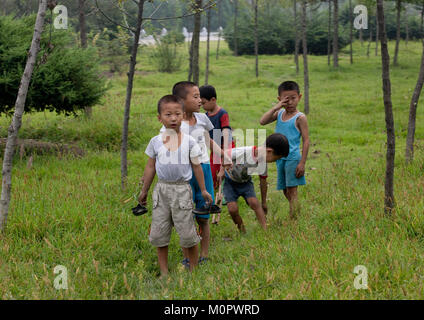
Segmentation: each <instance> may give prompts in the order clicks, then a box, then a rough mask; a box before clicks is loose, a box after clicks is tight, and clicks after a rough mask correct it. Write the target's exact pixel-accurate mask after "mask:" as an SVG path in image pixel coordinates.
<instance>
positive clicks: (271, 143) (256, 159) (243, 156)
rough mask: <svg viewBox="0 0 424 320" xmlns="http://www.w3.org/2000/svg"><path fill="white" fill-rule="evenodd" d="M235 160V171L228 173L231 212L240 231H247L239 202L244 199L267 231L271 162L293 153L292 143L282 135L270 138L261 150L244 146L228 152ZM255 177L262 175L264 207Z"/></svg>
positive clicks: (225, 185) (226, 187)
mask: <svg viewBox="0 0 424 320" xmlns="http://www.w3.org/2000/svg"><path fill="white" fill-rule="evenodd" d="M228 153H229V154H230V155H231V159H232V160H233V166H232V167H231V169H226V170H225V183H224V197H225V201H227V207H228V211H229V213H230V215H231V218H232V219H233V221H234V223H235V224H236V225H237V228H238V229H239V230H240V232H242V233H245V232H246V228H245V226H244V223H243V220H242V218H241V216H240V214H239V210H238V204H237V200H238V198H239V197H243V198H244V200H245V201H246V203H247V204H248V205H249V207H250V208H252V209H253V210H254V211H255V213H256V217H257V219H258V221H259V223H260V225H261V226H262V228H263V229H264V230H266V228H267V227H266V213H267V212H266V211H267V204H266V195H267V182H266V179H267V163H270V162H275V161H277V160H278V159H281V158H282V157H286V156H287V155H288V154H289V143H288V140H287V138H286V137H285V136H283V135H282V134H279V133H274V134H272V135H270V136H269V137H268V138H267V139H266V142H265V146H261V147H241V148H234V149H230V150H228ZM252 175H259V177H260V187H261V198H262V205H261V204H260V203H259V201H258V198H257V197H256V193H255V187H254V186H253V182H252Z"/></svg>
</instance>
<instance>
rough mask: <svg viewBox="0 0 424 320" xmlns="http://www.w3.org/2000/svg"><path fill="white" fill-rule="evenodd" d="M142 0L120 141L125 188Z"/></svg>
mask: <svg viewBox="0 0 424 320" xmlns="http://www.w3.org/2000/svg"><path fill="white" fill-rule="evenodd" d="M144 1H145V0H138V14H137V22H136V30H135V33H134V42H133V45H132V48H131V58H130V64H129V72H128V83H127V95H126V98H125V111H124V123H123V126H122V142H121V187H122V189H125V188H126V183H127V177H128V160H127V154H128V127H129V122H130V109H131V98H132V90H133V86H134V75H135V67H136V64H137V53H138V46H139V42H140V34H141V25H142V24H143V11H144Z"/></svg>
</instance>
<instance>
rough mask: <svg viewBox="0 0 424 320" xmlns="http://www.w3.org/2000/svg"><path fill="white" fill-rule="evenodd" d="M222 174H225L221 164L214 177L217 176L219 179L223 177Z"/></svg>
mask: <svg viewBox="0 0 424 320" xmlns="http://www.w3.org/2000/svg"><path fill="white" fill-rule="evenodd" d="M224 175H225V169H224V167H223V166H221V169H219V172H218V174H217V175H216V177H217V178H218V180H219V181H221V180H222V178H224Z"/></svg>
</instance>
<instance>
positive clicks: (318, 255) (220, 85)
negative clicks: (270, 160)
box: [0, 42, 424, 299]
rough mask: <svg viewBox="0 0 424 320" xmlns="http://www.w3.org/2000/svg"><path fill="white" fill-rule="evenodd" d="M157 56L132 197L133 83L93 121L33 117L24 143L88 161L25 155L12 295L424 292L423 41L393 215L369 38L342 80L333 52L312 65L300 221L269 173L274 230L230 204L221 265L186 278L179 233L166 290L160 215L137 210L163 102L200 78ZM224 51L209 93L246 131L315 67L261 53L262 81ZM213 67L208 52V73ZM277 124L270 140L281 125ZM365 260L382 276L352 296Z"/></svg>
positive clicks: (136, 137) (398, 295) (9, 237)
mask: <svg viewBox="0 0 424 320" xmlns="http://www.w3.org/2000/svg"><path fill="white" fill-rule="evenodd" d="M213 48H215V45H213ZM203 49H204V47H202V50H203ZM148 50H149V49H142V51H141V54H140V59H139V64H138V72H137V75H136V78H135V87H134V95H133V104H132V109H131V121H130V136H129V144H130V152H129V187H128V190H127V191H125V192H122V191H121V190H120V154H119V149H120V139H121V126H122V119H123V106H124V103H125V87H126V76H125V75H123V76H121V77H118V76H117V77H115V78H112V79H111V80H110V84H111V89H110V91H109V92H108V94H107V95H106V97H105V98H104V99H103V101H102V103H101V105H99V106H97V107H95V108H94V110H93V117H92V119H91V120H87V119H85V118H84V117H78V118H65V117H64V116H56V115H54V114H48V113H46V114H43V113H42V114H30V115H25V116H24V118H23V126H22V129H21V131H20V137H21V138H35V139H39V140H45V141H51V142H62V143H75V144H77V145H79V146H80V147H82V148H84V149H85V150H86V151H87V152H88V153H87V155H86V156H85V157H84V158H82V159H76V158H72V157H61V158H58V157H55V156H53V155H44V156H41V155H34V162H33V166H32V168H28V167H27V158H24V159H22V160H20V159H19V157H17V158H16V160H15V163H14V170H13V192H12V201H11V207H10V214H9V218H8V226H7V229H6V231H5V232H4V234H2V235H0V279H1V281H0V298H3V299H13V298H17V299H62V298H63V299H121V298H122V299H414V298H417V299H422V298H424V294H423V281H422V277H423V275H424V265H423V263H422V262H423V260H424V250H423V245H424V216H423V212H424V192H423V190H424V177H423V172H424V122H423V119H424V110H423V108H422V106H421V105H419V106H418V115H417V130H416V149H415V150H416V153H415V160H414V163H413V164H412V165H409V166H407V165H405V164H404V162H405V161H404V149H405V140H406V129H407V124H408V113H409V101H410V98H411V95H412V91H413V89H414V87H415V81H416V79H417V77H418V71H419V70H418V69H419V63H420V58H421V44H419V43H412V42H410V43H409V45H408V47H406V46H405V44H404V43H402V44H401V51H400V56H399V58H400V66H399V67H396V68H391V80H392V89H393V96H392V99H393V108H394V115H395V126H396V138H397V141H396V143H397V146H396V148H397V153H396V170H395V196H396V204H397V207H396V210H395V212H394V215H393V217H391V218H388V217H385V216H384V213H383V211H384V210H383V203H384V202H383V196H384V171H385V142H386V135H385V122H384V106H383V99H382V83H381V70H380V69H381V60H380V57H375V56H374V51H373V50H371V56H370V58H367V57H366V44H365V43H364V47H361V46H360V44H359V43H355V46H354V50H355V56H354V62H355V63H354V64H353V65H350V64H349V57H348V55H347V54H346V53H342V55H341V57H340V65H341V67H340V69H339V70H333V69H332V68H331V67H328V66H327V57H315V56H311V57H309V59H310V60H309V62H310V82H311V84H310V85H311V88H310V104H311V106H310V110H311V112H310V115H309V116H308V121H309V127H310V136H311V143H312V146H311V150H310V156H309V160H308V162H307V172H306V178H307V183H308V184H307V186H305V187H303V188H301V189H300V201H301V204H302V213H301V215H300V217H299V219H298V221H296V222H292V221H290V220H289V218H288V203H287V201H286V200H285V199H284V198H283V195H282V194H281V192H277V191H276V190H275V185H276V170H275V166H274V165H271V166H270V173H269V176H270V178H269V182H270V188H269V195H268V198H269V216H268V223H269V226H270V228H269V231H268V232H266V233H264V232H263V231H261V229H260V227H259V224H258V223H257V222H256V220H255V215H254V213H253V212H252V211H251V210H250V209H248V208H247V207H246V205H245V204H244V203H243V202H242V201H241V200H240V201H239V204H240V207H241V214H242V217H243V219H244V220H245V222H246V224H247V234H246V235H243V236H241V235H239V234H238V232H237V230H236V227H235V226H234V225H233V223H232V221H231V219H230V217H229V215H228V213H227V210H226V209H224V213H223V215H222V223H221V224H220V225H219V226H218V227H216V226H211V230H212V231H211V237H212V241H211V247H210V258H211V259H210V262H208V264H206V265H205V266H202V267H200V268H198V269H197V270H196V271H195V272H194V273H193V274H188V273H186V272H185V271H184V270H183V268H182V266H181V264H180V261H181V259H182V254H181V250H180V248H179V247H178V237H177V235H176V234H175V233H174V234H173V237H172V242H171V245H170V253H169V266H170V272H171V273H170V277H169V278H168V279H167V280H159V279H158V272H159V269H158V264H157V258H156V250H155V249H154V248H153V247H152V246H151V245H150V243H149V241H148V238H147V233H148V228H149V224H150V221H151V216H144V217H141V218H135V217H133V216H132V215H131V213H130V208H131V207H132V206H133V205H135V203H136V202H135V198H136V195H137V193H138V191H139V189H138V181H139V178H140V177H141V175H142V172H143V169H144V165H145V163H146V156H145V155H144V149H145V148H146V146H147V143H148V142H149V140H150V138H151V137H152V136H154V135H156V134H157V132H158V130H159V128H160V124H159V122H158V121H157V117H156V111H155V105H156V102H157V101H158V99H159V98H160V97H161V96H163V95H165V94H168V93H169V92H170V89H171V87H172V85H173V84H174V83H175V82H176V81H179V80H184V79H186V77H187V70H186V69H184V70H181V71H180V72H177V73H174V74H163V73H157V72H156V71H155V70H154V68H153V67H152V66H151V65H149V59H148V58H147V52H146V51H148ZM202 52H204V51H202ZM390 52H391V53H393V43H390ZM222 53H223V54H222V56H221V57H220V59H219V60H218V61H216V60H215V52H214V51H213V50H212V52H211V69H212V72H211V75H210V83H211V84H213V85H214V86H216V88H217V91H218V95H219V97H218V99H219V103H220V105H222V106H223V107H225V108H226V109H227V111H229V114H230V120H231V124H232V126H233V127H234V128H240V129H250V128H260V126H259V119H260V116H261V115H262V114H263V113H264V112H265V111H266V110H268V108H270V107H271V105H272V103H273V102H275V101H276V97H277V86H278V84H279V83H280V82H282V81H284V80H296V81H299V83H300V84H301V85H302V87H303V79H302V72H301V74H300V75H299V76H296V73H295V68H294V64H293V57H292V56H261V57H260V73H261V76H260V78H259V79H255V77H254V57H245V56H243V57H237V58H236V57H233V56H232V55H231V53H230V51H229V50H228V49H227V48H224V49H223V51H222ZM204 65H205V63H204V56H202V70H203V69H204ZM203 76H204V75H203V74H202V78H201V79H204V78H203ZM202 81H203V80H202ZM300 109H301V110H303V105H300ZM9 123H10V119H8V118H5V117H2V118H0V133H1V136H2V137H5V136H6V135H7V127H8V125H9ZM267 129H268V131H269V132H272V131H273V129H274V125H269V126H267ZM255 181H256V182H255V185H256V186H258V182H257V180H255ZM257 191H259V189H258V190H257ZM258 193H259V192H258ZM130 198H131V199H132V200H131V201H130V202H126V201H125V200H127V199H130ZM57 265H64V266H66V267H67V268H68V272H69V283H68V284H69V289H68V290H65V291H63V290H62V291H57V290H56V289H54V286H53V282H54V279H55V276H56V275H55V274H54V273H53V269H54V267H55V266H57ZM357 265H364V266H366V267H367V268H368V273H369V278H368V285H369V289H368V290H356V289H355V288H354V279H355V277H356V275H355V274H354V273H353V270H354V267H355V266H357Z"/></svg>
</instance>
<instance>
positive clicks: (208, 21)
mask: <svg viewBox="0 0 424 320" xmlns="http://www.w3.org/2000/svg"><path fill="white" fill-rule="evenodd" d="M211 16H212V10H208V13H207V29H208V39H207V43H206V72H205V85H208V82H209V60H210V59H209V54H210V48H211Z"/></svg>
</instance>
